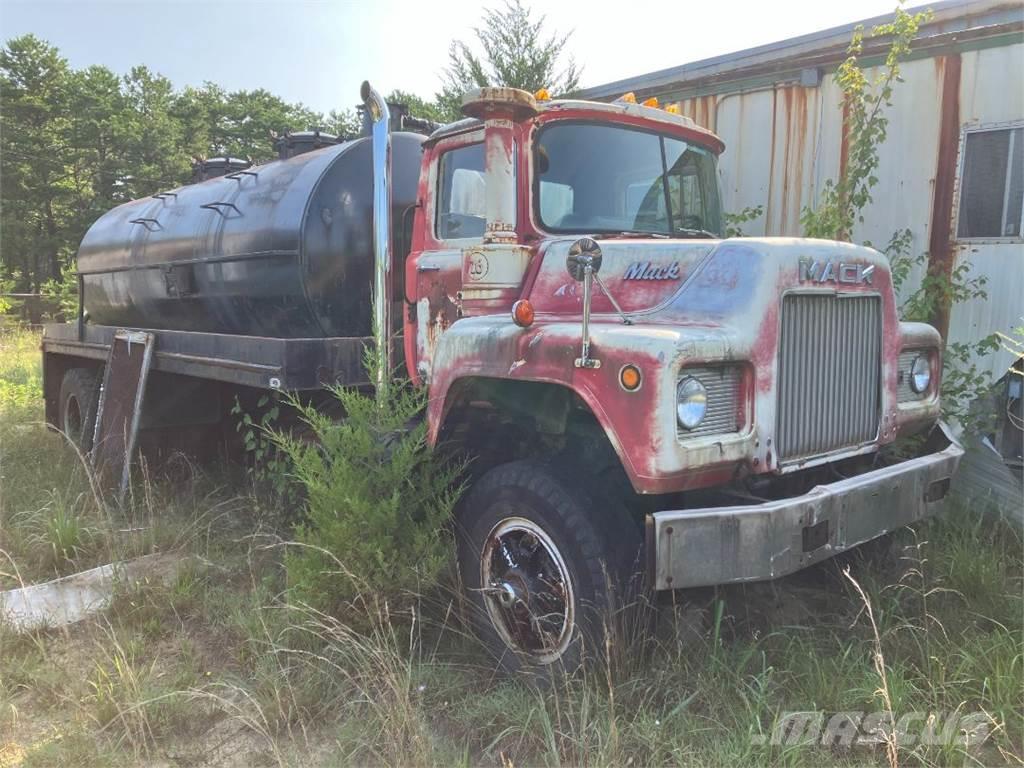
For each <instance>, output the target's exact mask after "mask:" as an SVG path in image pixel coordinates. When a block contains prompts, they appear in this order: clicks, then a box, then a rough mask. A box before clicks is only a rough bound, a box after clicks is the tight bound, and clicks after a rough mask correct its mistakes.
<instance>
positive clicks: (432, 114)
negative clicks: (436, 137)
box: [385, 89, 458, 123]
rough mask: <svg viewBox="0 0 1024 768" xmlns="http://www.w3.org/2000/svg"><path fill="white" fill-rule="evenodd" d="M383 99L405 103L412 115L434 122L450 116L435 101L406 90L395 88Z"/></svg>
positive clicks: (441, 121)
mask: <svg viewBox="0 0 1024 768" xmlns="http://www.w3.org/2000/svg"><path fill="white" fill-rule="evenodd" d="M385 101H387V102H388V103H389V104H405V105H406V106H407V107H409V114H410V115H412V116H413V117H419V118H423V119H424V120H433V121H434V122H436V123H446V122H448V119H449V117H450V115H448V114H446V113H445V111H444V109H443V108H442V107H441V106H440V105H439V104H438V103H437V102H436V101H427V100H426V99H423V98H420V97H419V96H417V95H416V94H415V93H409V92H408V91H401V90H398V89H395V90H393V91H392V92H391V93H389V94H388V95H387V98H386V99H385ZM457 117H458V115H457Z"/></svg>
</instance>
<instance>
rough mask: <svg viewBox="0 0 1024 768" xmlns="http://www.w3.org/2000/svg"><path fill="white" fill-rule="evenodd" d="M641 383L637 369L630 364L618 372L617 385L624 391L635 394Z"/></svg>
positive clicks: (641, 377) (641, 379)
mask: <svg viewBox="0 0 1024 768" xmlns="http://www.w3.org/2000/svg"><path fill="white" fill-rule="evenodd" d="M642 383H643V376H641V375H640V369H639V368H637V367H636V366H635V365H632V364H630V365H624V366H622V370H620V371H619V384H620V385H622V388H623V389H624V390H626V391H627V392H636V391H637V390H638V389H640V385H641V384H642Z"/></svg>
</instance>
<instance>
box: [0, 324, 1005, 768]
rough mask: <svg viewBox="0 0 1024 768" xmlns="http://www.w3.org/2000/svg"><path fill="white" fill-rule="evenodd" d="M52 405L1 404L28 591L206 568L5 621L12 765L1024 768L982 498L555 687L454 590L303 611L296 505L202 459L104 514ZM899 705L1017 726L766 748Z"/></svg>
mask: <svg viewBox="0 0 1024 768" xmlns="http://www.w3.org/2000/svg"><path fill="white" fill-rule="evenodd" d="M2 343H4V344H5V346H4V347H3V348H2V351H0V381H3V376H7V375H10V376H12V377H13V379H12V380H13V381H15V383H17V382H18V381H31V380H32V375H33V374H32V373H31V371H30V372H29V373H28V374H26V373H25V372H24V371H25V369H26V367H29V366H30V365H33V364H34V363H33V362H32V360H31V359H30V357H31V355H34V354H36V353H35V352H34V349H33V345H32V344H31V343H27V342H25V341H24V339H19V340H18V341H17V342H16V343H8V342H7V341H3V342H2ZM26 350H28V351H26ZM30 353H31V354H30ZM12 357H14V358H17V359H15V360H14V361H13V362H12V360H11V358H12ZM10 371H15V372H19V371H20V373H15V374H10V373H9V372H10ZM2 391H3V389H2V388H0V392H2ZM38 408H39V403H38V396H35V400H32V399H31V398H30V399H29V401H28V403H27V404H25V403H23V402H21V401H18V402H15V401H14V400H13V399H10V400H8V401H5V404H3V405H2V406H0V475H2V479H0V482H2V485H0V526H2V527H0V536H2V539H0V550H2V554H0V571H2V572H3V573H5V574H6V576H5V577H4V578H6V579H7V580H8V582H9V583H13V582H17V581H18V580H26V581H31V580H34V579H38V578H46V577H48V576H49V575H51V574H52V573H54V572H59V571H61V570H64V569H67V568H77V567H80V566H84V565H86V564H92V563H95V562H98V561H99V560H105V559H108V558H110V559H114V558H118V557H125V556H131V555H133V554H139V553H144V552H152V551H174V552H177V553H179V554H180V555H181V557H182V558H184V559H185V560H186V562H187V565H186V567H184V568H182V569H181V571H180V572H179V574H178V576H177V577H176V579H175V581H174V582H173V583H172V584H170V585H162V584H160V583H159V582H158V581H154V582H153V583H150V584H143V585H141V586H140V587H138V588H134V589H131V590H127V589H125V590H122V591H120V592H119V593H118V594H117V595H116V599H115V601H114V603H113V605H112V606H111V608H110V609H109V610H108V611H107V612H106V613H105V614H104V615H103V616H101V617H99V618H98V619H97V620H96V621H93V622H86V623H83V624H81V625H78V626H76V627H73V628H70V629H68V630H64V631H54V630H51V631H39V632H34V633H32V634H30V635H27V636H24V635H22V636H15V635H14V634H12V633H11V632H10V631H9V630H6V629H4V627H3V625H2V623H0V756H2V757H0V765H3V760H5V759H7V758H6V755H13V754H17V755H21V757H20V758H19V759H21V760H23V763H24V765H26V766H48V765H53V766H57V765H60V766H67V765H75V766H91V765H96V766H108V765H132V766H134V765H142V766H156V765H168V764H170V765H210V766H236V765H237V766H249V765H274V766H304V767H306V766H340V765H376V764H381V765H396V764H397V765H423V766H426V765H452V764H461V765H470V764H472V765H476V764H482V765H502V766H507V765H694V766H698V765H699V766H704V765H723V766H725V765H730V766H731V765H798V766H820V765H841V766H846V765H850V766H852V765H864V764H873V765H890V766H892V765H896V764H899V765H901V766H907V765H922V766H946V765H954V764H956V765H979V764H980V765H993V764H1007V765H1019V764H1020V762H1021V759H1022V755H1024V748H1022V738H1024V736H1022V734H1024V714H1022V712H1024V698H1022V688H1021V680H1022V679H1024V647H1022V619H1021V617H1022V610H1024V601H1022V598H1021V589H1022V561H1024V557H1022V551H1021V540H1020V537H1019V534H1018V533H1017V532H1016V531H1015V530H1014V529H1012V528H1009V527H1008V526H1001V525H999V526H993V525H991V524H988V523H985V522H983V521H981V520H980V519H978V518H975V517H972V516H971V515H972V510H970V509H969V508H968V509H959V510H954V511H953V513H952V514H951V515H950V516H949V517H948V519H945V520H938V521H934V522H931V523H929V524H926V525H923V526H920V527H918V528H917V529H916V530H915V531H906V532H902V533H900V534H899V535H898V536H896V537H895V539H894V540H893V541H892V543H891V547H889V548H884V547H882V546H874V547H869V548H868V549H866V550H864V551H862V552H859V553H856V554H854V555H848V556H845V557H843V558H842V559H841V560H839V561H835V562H831V563H826V564H823V565H821V566H818V567H815V568H813V569H810V570H809V571H806V572H804V573H802V574H798V575H795V576H793V577H790V578H787V579H783V580H781V581H779V582H777V583H774V584H772V585H754V586H748V587H734V588H723V589H718V590H703V591H694V592H691V593H687V594H686V595H676V596H674V597H675V599H676V600H677V601H678V603H677V604H676V605H673V604H671V601H669V602H667V603H664V604H662V605H660V606H659V607H658V610H657V612H656V618H657V626H656V627H655V631H654V632H653V634H652V633H651V632H650V631H649V626H650V622H649V621H648V620H647V619H648V618H649V617H646V618H645V617H643V616H641V617H640V619H639V620H637V621H636V623H635V624H633V625H631V626H627V627H621V626H619V624H618V622H610V625H612V626H615V627H616V631H615V632H613V633H611V634H610V635H609V637H608V639H607V641H606V643H605V644H604V646H603V647H602V648H600V649H595V651H596V655H597V656H598V659H597V660H596V663H594V664H593V665H591V666H590V667H588V668H587V669H585V670H584V671H583V672H582V673H580V674H577V675H573V676H566V677H564V678H561V679H557V680H554V681H553V682H552V683H551V684H550V685H547V686H545V687H538V686H537V685H535V684H534V683H533V682H532V681H530V680H520V679H513V680H509V679H504V678H502V677H500V676H499V675H498V674H497V673H496V671H495V665H494V663H493V660H492V659H490V658H489V657H488V656H487V655H486V654H485V653H484V652H483V651H482V649H480V648H479V646H478V645H477V643H476V641H475V640H473V638H472V637H471V636H470V635H469V634H468V633H467V632H466V630H465V627H466V626H467V622H466V617H465V616H464V615H463V611H464V610H465V609H464V606H463V605H462V603H461V601H460V600H459V599H458V597H457V594H458V593H457V590H456V589H455V587H454V584H453V585H452V586H450V587H447V588H442V589H439V590H433V591H427V592H425V593H423V594H420V595H415V596H413V597H412V599H410V600H408V601H403V604H408V605H411V606H412V608H411V609H409V610H404V609H403V611H401V612H400V613H398V614H396V613H395V612H394V610H393V609H392V608H391V607H390V606H389V605H388V604H387V603H385V602H382V601H380V600H375V599H373V597H372V594H371V593H367V592H365V591H361V590H358V589H357V590H355V593H356V594H357V595H358V598H357V599H356V600H354V601H351V602H350V603H349V604H348V605H347V606H346V607H345V609H344V610H342V611H339V612H338V613H337V614H336V615H326V614H324V613H321V612H318V611H316V610H314V609H312V608H310V607H308V606H304V605H296V604H294V603H291V602H289V600H288V599H287V597H288V595H287V593H286V591H285V579H284V578H283V572H282V559H283V558H282V551H283V549H284V548H285V547H286V546H287V545H286V544H285V542H286V541H287V538H288V536H287V534H288V531H287V529H286V528H283V527H282V526H280V525H279V524H278V522H277V521H278V518H277V517H276V515H275V511H274V510H272V509H267V508H266V506H265V505H264V504H262V503H261V501H260V500H259V499H255V498H251V497H248V496H238V495H237V491H236V490H235V488H237V486H232V485H230V484H228V483H226V482H225V481H223V480H222V479H221V478H218V477H216V476H210V475H209V474H207V473H204V472H203V471H200V470H199V469H197V468H192V469H191V470H190V471H188V472H177V473H176V479H175V480H174V481H173V482H171V481H169V480H167V479H165V478H163V477H162V476H161V475H160V473H156V472H154V473H149V474H148V475H146V476H144V477H142V478H140V480H139V482H138V484H137V485H136V486H135V488H134V495H133V500H132V502H131V503H130V504H129V505H128V507H127V509H126V510H124V511H117V512H116V513H115V512H114V511H113V510H110V509H107V508H105V507H103V505H102V504H101V503H98V502H97V501H96V500H95V498H94V496H93V495H92V493H91V489H90V485H89V478H88V476H87V474H86V473H85V472H84V470H83V469H82V465H81V462H80V460H79V458H78V457H77V456H76V455H75V454H74V452H73V451H72V450H71V449H70V448H69V447H68V446H67V445H66V444H65V443H64V442H63V441H62V440H61V439H60V437H59V436H58V435H54V434H52V433H48V432H46V431H45V430H44V429H43V428H42V427H40V426H39V425H38V424H37V418H38V413H39V411H38ZM182 477H184V480H182V479H181V478H182ZM72 519H73V520H74V523H73V524H72V523H71V522H69V521H71V520H72ZM74 526H78V527H77V530H78V533H77V534H76V533H72V531H73V530H75V528H74ZM84 531H88V533H85V532H84ZM337 565H338V567H339V570H341V564H340V563H337ZM879 709H884V710H887V711H889V712H891V713H892V714H893V715H894V716H895V717H897V718H898V717H899V716H900V714H901V713H907V712H910V711H925V712H960V713H969V712H977V713H980V714H981V715H982V716H984V717H987V718H989V719H990V720H989V722H990V727H991V729H992V735H991V737H990V738H989V740H988V741H986V742H985V743H982V744H973V743H969V744H949V745H945V746H928V745H920V744H901V743H899V742H897V741H895V740H893V741H892V742H891V743H890V742H887V743H884V744H881V745H880V746H878V747H876V748H872V747H867V746H860V747H851V748H844V747H841V746H836V745H831V746H829V745H821V744H817V745H814V744H811V745H808V744H798V745H790V746H772V745H771V744H770V743H767V744H766V743H759V740H758V738H757V737H759V736H765V735H770V734H771V733H772V731H773V729H774V728H775V727H776V725H777V723H778V722H779V720H780V718H781V717H782V716H783V714H784V713H786V712H792V711H804V710H807V711H817V710H822V711H824V712H826V713H827V714H828V715H830V714H832V713H836V712H844V711H850V710H866V711H869V712H871V711H877V710H879ZM5 740H6V741H7V744H6V745H5ZM5 750H6V752H5ZM4 768H6V766H4Z"/></svg>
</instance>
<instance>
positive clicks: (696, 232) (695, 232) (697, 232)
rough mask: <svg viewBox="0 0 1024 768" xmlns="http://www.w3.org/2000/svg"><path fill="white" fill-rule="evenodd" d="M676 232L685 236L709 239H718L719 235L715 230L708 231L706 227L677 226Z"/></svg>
mask: <svg viewBox="0 0 1024 768" xmlns="http://www.w3.org/2000/svg"><path fill="white" fill-rule="evenodd" d="M675 234H677V235H683V236H684V237H703V238H707V239H709V240H718V235H716V234H715V233H714V232H708V231H707V230H706V229H691V228H690V227H676V228H675Z"/></svg>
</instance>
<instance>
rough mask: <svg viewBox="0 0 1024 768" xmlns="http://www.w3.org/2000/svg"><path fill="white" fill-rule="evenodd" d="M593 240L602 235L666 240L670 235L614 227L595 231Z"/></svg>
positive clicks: (598, 238)
mask: <svg viewBox="0 0 1024 768" xmlns="http://www.w3.org/2000/svg"><path fill="white" fill-rule="evenodd" d="M593 237H594V239H595V240H600V239H601V238H602V237H656V238H660V239H663V240H667V239H668V238H669V237H671V235H666V234H665V233H664V232H646V231H641V230H632V229H614V230H605V231H604V232H597V233H595V234H594V235H593Z"/></svg>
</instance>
